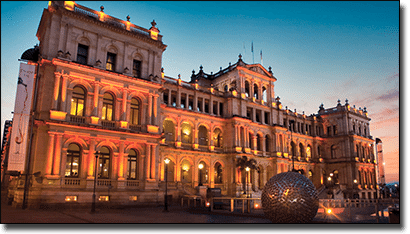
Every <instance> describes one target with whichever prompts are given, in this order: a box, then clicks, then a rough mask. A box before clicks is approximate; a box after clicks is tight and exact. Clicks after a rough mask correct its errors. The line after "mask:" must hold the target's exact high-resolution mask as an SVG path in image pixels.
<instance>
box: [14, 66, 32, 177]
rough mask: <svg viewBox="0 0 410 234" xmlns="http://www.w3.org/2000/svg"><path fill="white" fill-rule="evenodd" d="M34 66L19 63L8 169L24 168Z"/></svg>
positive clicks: (22, 169) (18, 169)
mask: <svg viewBox="0 0 410 234" xmlns="http://www.w3.org/2000/svg"><path fill="white" fill-rule="evenodd" d="M35 68H36V66H34V65H28V64H25V63H20V72H19V77H18V82H17V92H16V102H15V104H14V116H13V129H12V132H11V139H10V152H9V164H8V170H9V171H24V169H25V165H26V164H25V162H26V154H27V144H28V140H29V136H28V127H29V121H30V111H31V103H32V99H33V90H34V88H33V86H34V73H35Z"/></svg>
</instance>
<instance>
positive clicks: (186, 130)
mask: <svg viewBox="0 0 410 234" xmlns="http://www.w3.org/2000/svg"><path fill="white" fill-rule="evenodd" d="M191 134H192V127H191V125H190V124H189V123H187V122H184V123H182V124H181V141H182V143H186V144H191V143H192V136H191Z"/></svg>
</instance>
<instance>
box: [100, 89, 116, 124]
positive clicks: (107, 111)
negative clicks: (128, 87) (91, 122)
mask: <svg viewBox="0 0 410 234" xmlns="http://www.w3.org/2000/svg"><path fill="white" fill-rule="evenodd" d="M113 110H114V97H113V96H112V95H111V94H110V93H104V97H103V106H102V117H101V119H102V120H110V121H112V120H113V119H114V112H113Z"/></svg>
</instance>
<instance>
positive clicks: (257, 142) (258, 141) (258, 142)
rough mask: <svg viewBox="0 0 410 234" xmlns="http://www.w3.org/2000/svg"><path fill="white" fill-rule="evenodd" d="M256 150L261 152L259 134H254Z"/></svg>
mask: <svg viewBox="0 0 410 234" xmlns="http://www.w3.org/2000/svg"><path fill="white" fill-rule="evenodd" d="M256 149H257V150H259V151H261V150H262V137H261V136H260V135H259V134H256Z"/></svg>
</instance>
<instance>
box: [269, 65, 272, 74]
mask: <svg viewBox="0 0 410 234" xmlns="http://www.w3.org/2000/svg"><path fill="white" fill-rule="evenodd" d="M268 69H269V73H270V74H272V67H271V66H269V68H268Z"/></svg>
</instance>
